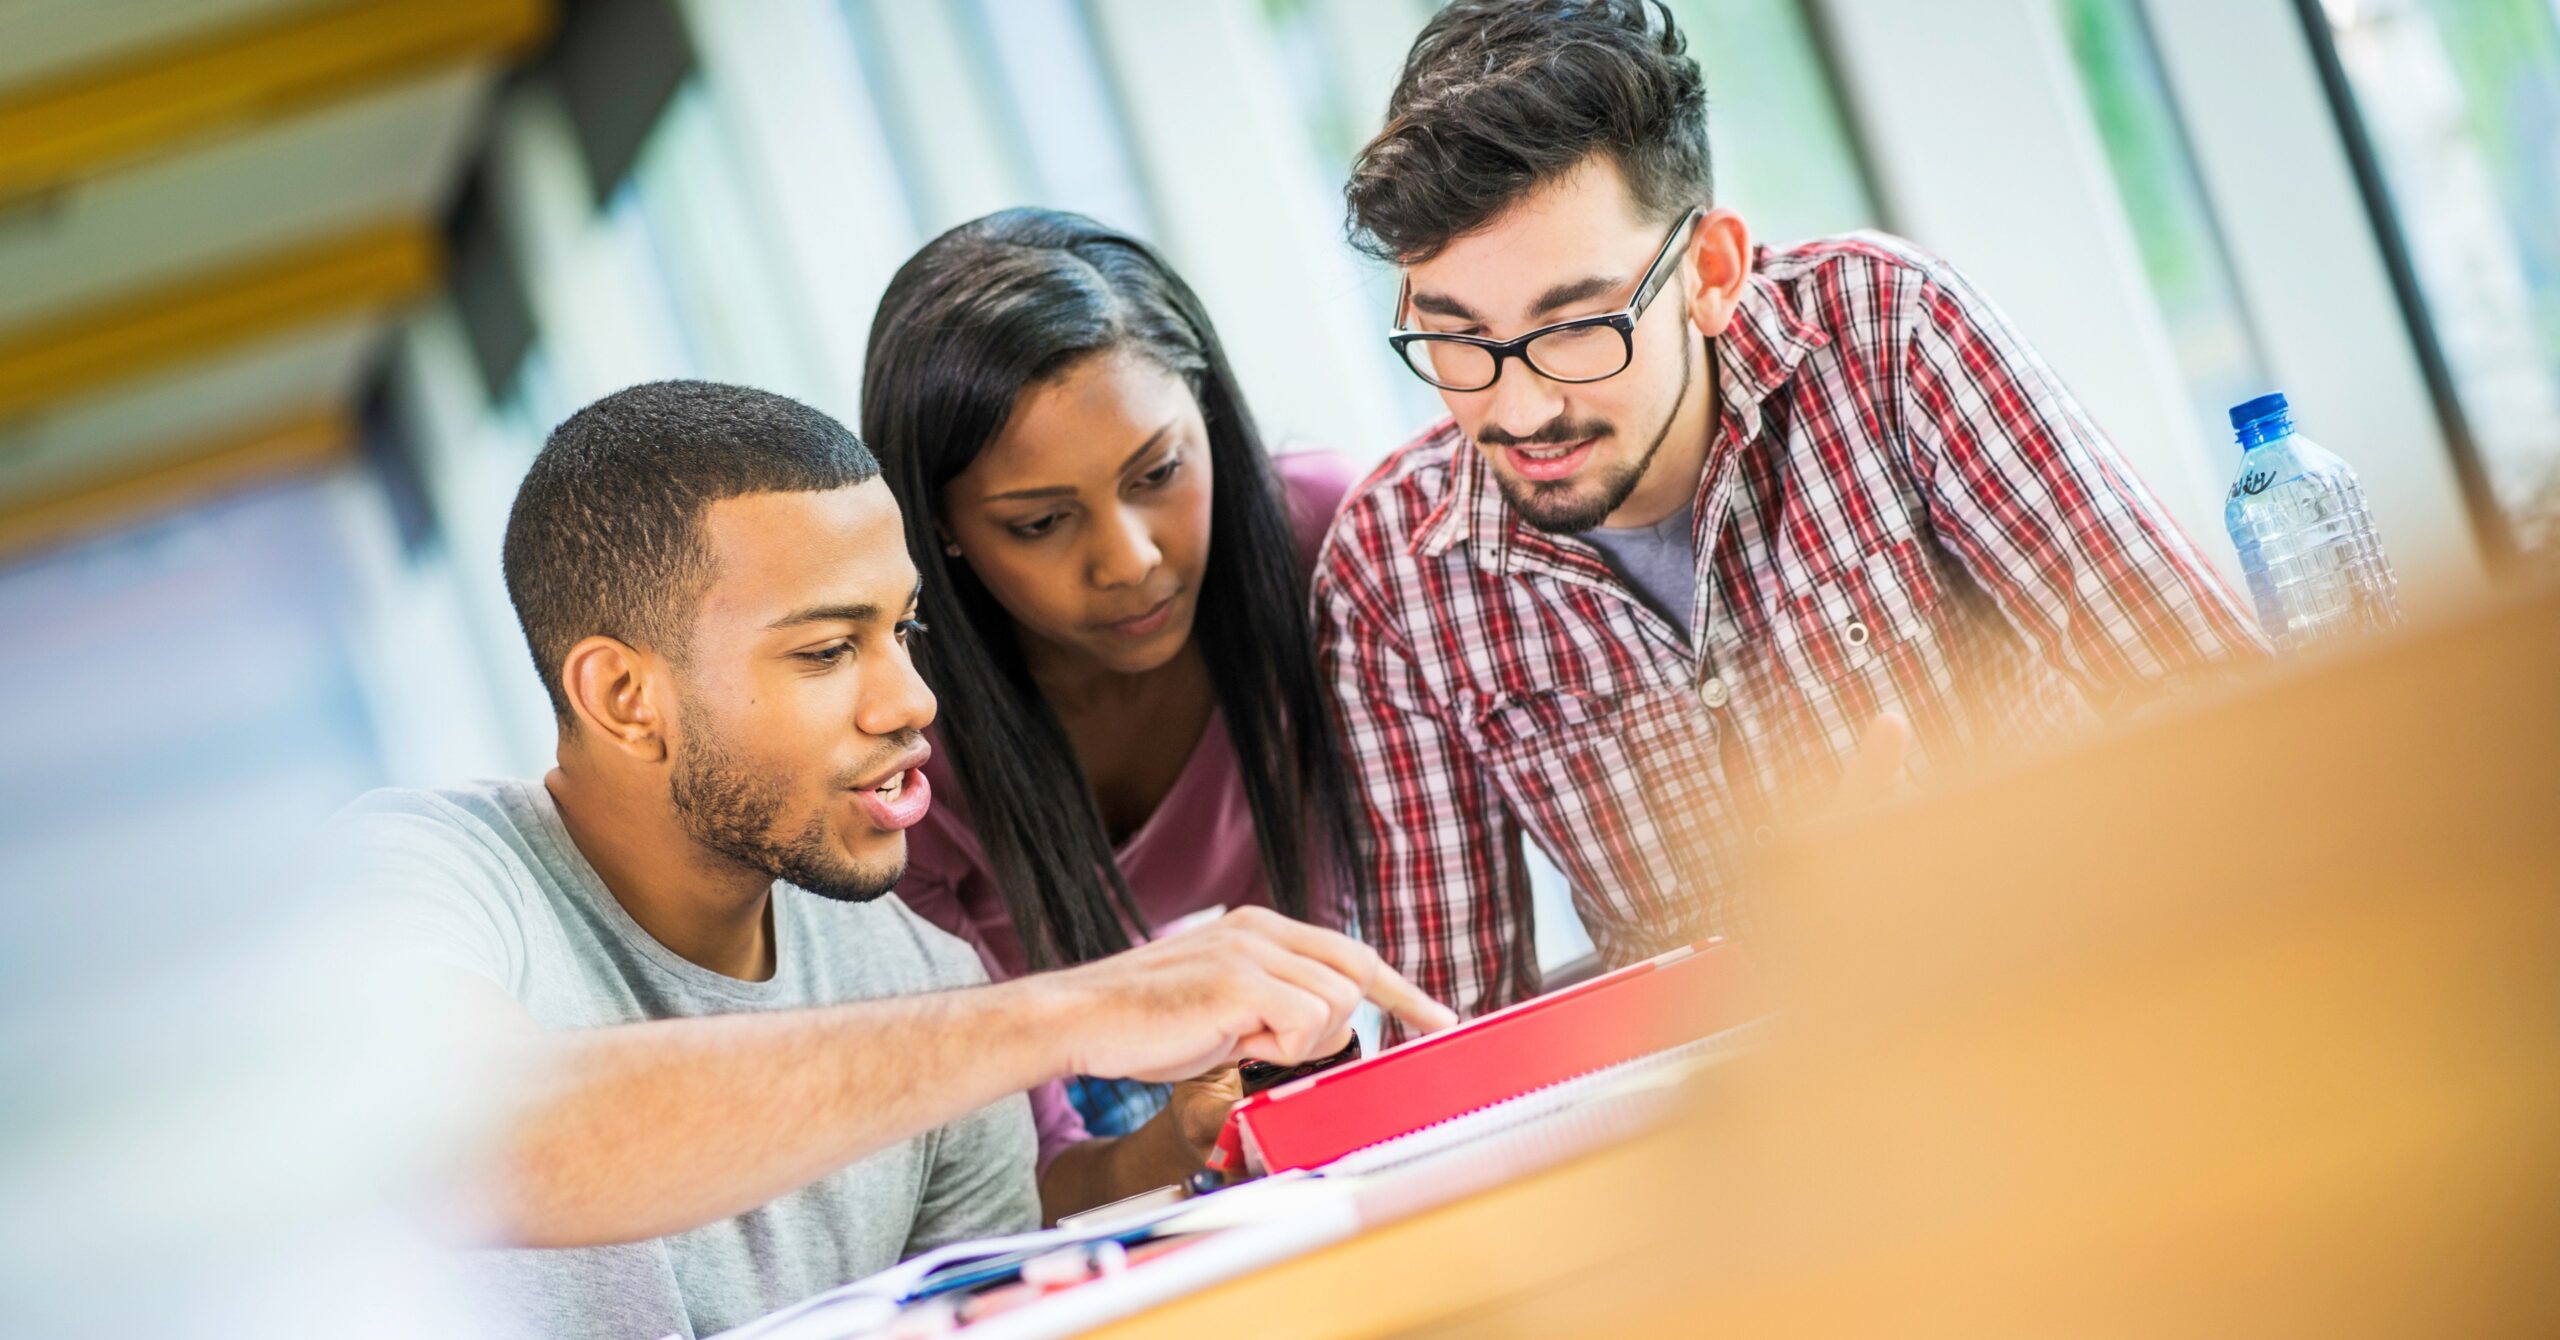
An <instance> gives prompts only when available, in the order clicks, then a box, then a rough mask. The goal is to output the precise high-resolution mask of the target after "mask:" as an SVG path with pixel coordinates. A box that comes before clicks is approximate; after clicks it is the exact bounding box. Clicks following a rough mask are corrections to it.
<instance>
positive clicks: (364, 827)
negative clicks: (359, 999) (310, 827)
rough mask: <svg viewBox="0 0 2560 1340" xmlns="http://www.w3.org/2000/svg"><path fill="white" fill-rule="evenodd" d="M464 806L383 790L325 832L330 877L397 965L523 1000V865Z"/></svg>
mask: <svg viewBox="0 0 2560 1340" xmlns="http://www.w3.org/2000/svg"><path fill="white" fill-rule="evenodd" d="M477 828H478V826H477V821H475V820H473V819H472V818H471V817H470V816H469V815H467V814H465V813H464V812H463V811H462V810H460V809H459V808H456V807H454V806H452V805H451V804H450V803H448V802H446V801H443V800H441V799H439V798H437V797H434V796H431V795H426V794H423V793H415V794H412V793H400V792H376V793H374V794H372V795H368V796H365V797H363V798H361V799H359V800H357V801H356V802H355V803H354V804H353V805H350V806H348V807H347V808H346V809H345V810H344V811H342V812H340V813H339V814H338V816H337V817H336V818H334V819H332V820H331V821H330V823H329V826H328V829H327V830H326V832H325V833H324V834H323V844H324V853H325V859H326V860H327V861H328V867H327V868H328V869H329V871H330V881H331V884H332V886H333V887H334V888H336V889H337V890H338V892H339V893H340V895H341V896H342V897H344V898H346V899H347V901H348V902H349V904H350V905H351V908H352V910H353V912H354V913H355V914H356V915H357V916H358V917H360V918H361V919H362V924H363V926H364V928H365V936H366V943H367V944H368V945H369V946H371V947H372V948H373V949H374V950H375V951H376V952H377V953H378V954H379V955H380V956H381V958H382V959H383V960H384V961H385V963H386V965H387V966H390V967H393V968H395V969H417V968H451V969H456V970H459V971H462V972H467V973H470V974H472V975H473V976H476V977H482V978H486V979H488V980H489V981H491V982H494V983H496V984H497V985H498V987H499V989H501V990H503V991H505V992H507V993H508V994H509V995H511V996H514V997H516V998H517V999H519V1000H521V999H522V998H523V996H524V989H525V943H524V942H525V937H524V926H523V920H522V917H521V915H520V913H519V908H518V905H517V901H516V898H517V894H518V892H519V886H520V883H521V879H522V876H521V873H520V872H519V871H518V870H517V869H516V868H515V867H514V866H513V865H512V864H511V863H510V862H509V861H508V860H507V859H506V858H505V857H504V856H502V855H501V854H500V853H499V851H498V850H497V848H496V846H495V845H494V844H493V843H492V842H491V841H490V840H488V839H486V838H485V837H483V836H482V835H481V834H480V833H479V832H478V831H477Z"/></svg>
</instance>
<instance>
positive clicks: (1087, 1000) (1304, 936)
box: [1031, 907, 1457, 1083]
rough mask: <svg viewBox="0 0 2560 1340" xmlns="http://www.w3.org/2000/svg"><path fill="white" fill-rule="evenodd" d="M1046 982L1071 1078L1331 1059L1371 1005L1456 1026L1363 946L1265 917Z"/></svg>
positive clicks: (1257, 914)
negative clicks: (1059, 1007) (1356, 1014)
mask: <svg viewBox="0 0 2560 1340" xmlns="http://www.w3.org/2000/svg"><path fill="white" fill-rule="evenodd" d="M1046 977H1047V978H1048V981H1047V982H1046V984H1045V987H1046V989H1049V990H1054V991H1058V992H1061V993H1062V994H1063V996H1064V997H1065V998H1064V999H1063V1000H1062V1001H1061V1004H1063V1005H1064V1006H1065V1007H1066V1008H1065V1015H1064V1017H1065V1018H1066V1019H1067V1020H1069V1021H1070V1022H1069V1023H1068V1025H1067V1027H1068V1028H1069V1029H1071V1030H1072V1032H1071V1034H1070V1036H1069V1038H1068V1041H1067V1045H1068V1051H1069V1061H1068V1064H1069V1066H1070V1068H1071V1069H1072V1070H1073V1072H1074V1073H1077V1074H1084V1075H1097V1076H1101V1077H1103V1078H1106V1079H1118V1078H1127V1079H1139V1080H1148V1081H1153V1082H1159V1083H1161V1082H1167V1081H1175V1080H1186V1079H1190V1078H1192V1077H1193V1076H1196V1075H1200V1074H1203V1073H1205V1072H1207V1071H1210V1070H1214V1069H1217V1068H1218V1067H1220V1066H1230V1065H1234V1064H1236V1063H1237V1062H1239V1061H1244V1060H1248V1059H1251V1060H1259V1061H1278V1062H1281V1063H1284V1064H1295V1063H1297V1062H1300V1061H1306V1060H1312V1059H1314V1058H1316V1057H1319V1056H1327V1055H1330V1054H1332V1053H1334V1052H1336V1051H1339V1050H1341V1049H1342V1046H1343V1043H1344V1042H1346V1041H1347V1040H1348V1039H1349V1037H1350V1032H1351V1012H1352V1011H1353V1010H1354V1009H1356V1008H1358V1007H1359V1004H1360V1002H1361V1001H1363V1000H1369V1001H1374V1002H1375V1003H1376V1004H1377V1005H1378V1007H1379V1008H1380V1009H1383V1010H1385V1011H1386V1012H1387V1013H1388V1014H1391V1015H1393V1016H1395V1017H1396V1018H1398V1019H1400V1020H1403V1021H1404V1023H1405V1025H1406V1026H1407V1027H1409V1028H1411V1029H1413V1030H1414V1031H1416V1032H1421V1033H1431V1032H1437V1031H1438V1030H1440V1029H1443V1028H1447V1027H1448V1026H1449V1025H1451V1024H1453V1023H1456V1022H1457V1016H1456V1015H1455V1014H1452V1013H1450V1011H1449V1008H1448V1007H1447V1006H1445V1005H1442V1004H1440V1003H1439V1002H1437V1001H1435V1000H1432V999H1431V998H1430V997H1428V996H1426V995H1424V994H1422V992H1421V991H1419V990H1417V989H1415V987H1414V985H1413V984H1412V983H1411V982H1408V981H1406V980H1405V979H1404V978H1403V977H1401V976H1398V975H1397V973H1396V971H1395V969H1393V968H1390V967H1388V966H1387V965H1386V964H1385V963H1383V962H1381V961H1380V960H1379V958H1378V955H1377V952H1376V951H1375V950H1372V949H1370V948H1369V947H1368V946H1367V945H1364V944H1362V943H1360V942H1359V941H1357V940H1354V939H1351V938H1350V937H1349V936H1345V935H1339V934H1336V933H1335V932H1333V931H1328V930H1323V929H1320V928H1318V927H1315V926H1310V925H1307V924H1305V923H1304V922H1298V921H1291V920H1290V919H1288V918H1287V917H1284V916H1281V915H1280V914H1279V913H1277V912H1273V911H1271V910H1269V909H1268V908H1260V907H1247V908H1241V909H1238V910H1236V911H1233V912H1229V913H1228V914H1226V915H1225V916H1223V917H1220V918H1219V919H1218V920H1217V921H1215V922H1213V923H1211V924H1210V925H1207V926H1203V927H1201V928H1199V929H1198V930H1193V931H1188V932H1185V933H1183V934H1181V935H1175V936H1170V937H1167V938H1165V939H1161V940H1157V941H1154V942H1152V943H1150V944H1144V945H1140V946H1139V947H1137V948H1136V949H1132V950H1130V951H1129V952H1127V953H1125V954H1114V955H1112V956H1111V957H1109V958H1107V959H1101V960H1098V961H1096V962H1093V963H1088V964H1085V965H1084V966H1082V967H1078V968H1072V969H1069V970H1067V971H1065V972H1060V973H1052V974H1046ZM1031 980H1033V981H1035V982H1036V981H1039V980H1040V979H1037V978H1035V979H1031Z"/></svg>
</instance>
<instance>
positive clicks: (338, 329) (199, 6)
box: [0, 0, 497, 507]
mask: <svg viewBox="0 0 2560 1340" xmlns="http://www.w3.org/2000/svg"><path fill="white" fill-rule="evenodd" d="M348 2H349V0H0V101H5V100H7V99H8V98H9V97H10V96H11V95H12V94H15V93H19V92H23V91H26V90H29V89H33V88H35V87H38V86H41V85H44V84H47V83H50V82H53V81H57V80H64V79H76V78H77V77H78V76H79V75H80V73H81V72H82V71H84V70H96V69H101V68H107V67H111V66H113V65H116V64H118V63H120V62H124V61H128V60H136V59H148V58H149V56H150V55H151V53H153V52H155V51H159V50H165V49H168V48H169V47H171V45H172V44H183V43H185V42H187V41H190V40H194V39H200V38H203V37H206V36H208V35H211V34H214V33H217V32H219V31H221V30H223V29H225V28H230V27H234V26H237V25H240V24H242V23H258V22H263V21H266V20H269V19H277V18H288V17H290V16H291V14H292V13H293V12H294V11H297V10H306V11H307V10H311V9H317V8H327V7H331V6H334V5H339V4H344V3H348ZM496 77H497V71H496V69H495V68H494V66H492V65H491V64H489V63H487V62H480V63H474V64H469V65H459V66H454V67H449V68H447V69H445V70H442V71H439V72H436V73H434V74H432V75H427V76H422V77H418V78H413V79H411V80H409V81H408V82H405V83H400V84H395V85H388V86H383V87H378V88H375V89H371V90H367V91H364V92H361V93H358V94H354V95H350V96H348V97H345V98H341V99H337V100H334V101H331V102H329V103H326V104H325V105H321V106H317V107H314V108H312V109H310V110H308V111H305V112H302V113H299V114H297V115H294V116H291V117H289V118H286V119H283V120H271V121H266V122H262V123H258V124H255V125H250V126H246V127H243V128H241V129H240V130H237V131H232V132H228V133H224V134H219V135H216V136H212V137H208V138H204V139H200V140H190V141H187V142H185V143H183V144H181V145H178V146H175V147H174V148H173V150H172V151H170V152H167V153H164V154H161V155H158V156H156V157H151V158H147V159H143V160H139V161H136V162H133V163H131V164H129V165H126V166H123V167H120V168H118V169H116V170H114V171H111V172H108V173H105V174H104V175H99V176H94V177H90V178H86V179H82V180H78V181H75V182H74V183H72V184H70V185H68V186H66V187H64V188H62V189H59V190H56V191H52V192H48V193H44V194H41V195H39V196H36V197H32V198H30V199H29V200H27V201H25V202H23V203H20V204H18V205H16V206H14V207H10V208H0V339H5V338H9V337H11V336H13V335H23V334H24V332H26V331H27V330H28V329H29V328H30V327H31V326H39V325H41V324H42V323H44V322H47V321H49V320H56V319H63V318H69V317H76V316H77V315H78V314H80V313H84V312H88V311H93V310H96V309H97V308H98V307H99V306H100V305H101V304H112V303H114V302H117V301H118V300H121V299H128V298H136V297H145V296H146V295H148V294H150V293H153V292H155V291H161V290H165V289H167V288H169V287H170V286H173V285H183V284H185V283H187V282H189V281H191V280H195V279H199V278H202V277H204V276H208V275H214V274H218V273H220V272H221V271H223V270H224V269H226V268H228V267H230V266H233V265H237V264H240V263H243V262H247V261H251V260H254V259H256V258H259V257H264V256H273V255H278V254H289V253H290V252H291V250H292V249H293V248H295V247H298V246H306V245H313V244H316V243H319V242H322V241H325V240H328V239H331V238H334V237H338V236H341V235H345V234H348V233H351V232H354V231H356V230H359V229H364V228H368V227H371V226H374V225H377V224H381V223H385V222H389V221H393V220H399V219H407V220H413V221H415V222H417V223H419V224H421V225H422V226H428V227H432V226H434V224H435V221H436V220H437V219H438V218H439V217H440V216H441V214H442V213H443V211H444V209H445V208H446V206H447V204H448V203H449V200H450V196H451V193H452V191H453V189H454V186H455V183H456V182H457V181H458V179H459V176H460V173H461V171H462V169H463V167H464V166H465V164H466V156H467V154H468V153H469V152H470V150H471V148H472V146H473V144H474V143H475V142H476V139H477V134H478V128H479V123H480V117H481V116H482V114H483V111H484V108H485V105H486V103H487V101H488V96H489V92H490V89H491V86H492V84H493V83H494V81H495V79H496ZM393 315H394V314H391V313H352V314H348V315H345V316H341V317H336V318H332V319H330V320H327V321H323V322H319V323H316V324H314V325H311V326H307V327H304V328H302V329H298V330H293V331H289V332H285V333H282V334H279V335H275V336H272V337H268V338H264V339H261V340H257V341H254V342H251V343H248V344H244V345H238V346H233V347H230V348H227V349H224V350H222V351H221V352H219V353H216V354H212V355H208V356H206V357H204V358H202V359H200V360H198V361H195V362H193V363H189V364H187V365H185V366H181V367H175V368H165V369H161V370H157V371H154V372H149V373H144V374H141V375H139V376H136V377H135V378H133V379H130V380H127V381H123V382H119V383H116V384H114V385H112V386H107V387H102V388H99V389H97V390H95V391H92V392H88V393H84V394H82V395H79V396H77V397H75V398H73V399H70V400H66V401H61V402H57V403H53V404H48V405H43V406H40V407H38V408H35V409H33V410H30V411H28V412H26V413H24V414H21V415H19V416H17V417H15V418H13V419H10V420H7V421H0V507H6V506H8V505H9V504H10V503H12V502H23V501H25V500H28V499H32V498H36V497H41V496H44V495H46V494H50V493H54V492H57V491H59V490H62V489H64V488H71V487H78V486H79V485H80V484H81V483H83V482H84V481H86V480H88V479H90V478H92V477H95V478H101V479H103V478H110V477H118V476H123V475H128V474H130V473H133V472H134V471H135V470H136V469H142V468H149V467H150V465H151V464H152V463H153V462H155V461H157V460H164V459H175V458H176V457H177V456H178V455H180V454H182V453H184V452H186V451H188V450H190V449H192V448H195V447H198V446H200V445H203V444H207V443H211V442H217V441H220V440H223V439H226V438H230V437H236V436H238V435H240V434H243V433H249V432H253V431H255V430H257V429H258V428H259V427H261V426H263V425H269V424H284V423H288V422H291V421H294V420H297V419H300V418H303V417H305V416H308V415H310V414H312V413H313V412H315V411H322V410H330V409H337V410H342V411H349V412H352V409H353V406H354V403H355V399H356V397H357V396H358V395H360V394H361V393H362V391H363V386H364V381H365V378H366V377H367V376H368V375H369V373H370V370H371V366H372V361H373V357H374V352H375V350H376V349H377V348H378V347H379V345H380V343H381V339H382V336H383V333H384V329H385V327H386V325H387V323H388V321H389V320H390V319H392V316H393Z"/></svg>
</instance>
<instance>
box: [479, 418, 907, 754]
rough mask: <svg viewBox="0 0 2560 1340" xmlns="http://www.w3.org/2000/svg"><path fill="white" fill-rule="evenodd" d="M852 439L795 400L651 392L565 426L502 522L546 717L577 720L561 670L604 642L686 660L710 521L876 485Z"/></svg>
mask: <svg viewBox="0 0 2560 1340" xmlns="http://www.w3.org/2000/svg"><path fill="white" fill-rule="evenodd" d="M879 473H880V463H879V461H877V460H875V459H873V457H872V455H871V452H870V449H869V448H867V447H865V446H863V445H862V440H861V439H860V438H857V437H855V436H854V435H853V433H852V432H851V430H849V429H847V428H846V427H845V426H844V425H843V424H841V423H838V422H836V421H835V420H834V419H832V418H829V417H828V416H827V415H825V414H823V413H821V412H819V411H817V410H814V409H811V408H810V407H808V406H807V405H803V404H801V403H800V402H799V401H796V400H793V399H790V398H789V397H787V396H779V395H774V394H772V393H771V392H768V391H758V390H753V389H750V388H748V387H744V386H724V385H721V384H719V383H716V382H697V381H666V382H650V383H647V384H645V385H641V386H634V387H631V388H629V389H627V390H621V391H616V392H614V393H613V394H612V395H609V396H606V397H605V398H603V399H602V400H598V401H597V402H595V403H594V404H592V405H589V406H587V407H586V408H585V409H582V410H579V411H578V412H577V413H575V414H572V415H570V416H569V418H568V419H567V421H565V422H563V423H562V424H561V425H560V426H559V427H558V428H555V429H553V430H552V432H551V438H550V440H549V441H547V442H545V443H543V445H542V451H541V454H539V455H537V456H535V457H534V459H533V467H532V468H531V469H530V470H527V471H526V472H525V477H524V483H523V484H522V485H520V486H518V488H517V489H516V501H515V507H514V509H513V510H512V511H510V512H509V513H508V515H507V538H506V546H505V566H506V576H507V598H508V599H509V600H510V601H512V602H514V604H515V609H516V621H517V622H518V623H520V624H522V625H523V627H524V640H525V645H526V647H527V648H528V649H529V650H530V651H531V652H532V653H533V663H534V668H535V669H536V670H537V671H539V672H540V673H541V675H542V687H543V689H544V690H545V691H546V692H548V693H549V694H550V695H551V710H552V711H553V713H554V714H556V715H557V716H558V717H559V719H560V721H561V723H562V724H563V725H566V724H567V723H568V722H570V721H571V720H572V717H571V715H570V712H569V695H568V691H567V688H566V686H565V685H564V684H563V683H562V682H561V669H562V665H563V663H564V662H565V661H566V660H567V659H568V656H569V649H570V648H571V647H574V646H576V645H578V643H579V641H580V640H582V639H584V638H587V637H592V636H595V635H597V634H602V635H604V636H607V637H613V638H619V639H621V640H622V641H624V642H628V643H630V644H632V645H633V646H637V647H646V648H649V649H652V650H655V651H657V652H659V653H660V654H662V655H666V656H668V657H670V658H673V659H675V660H677V661H679V662H681V661H682V659H683V657H684V653H685V649H686V648H685V630H686V627H687V625H688V624H689V623H690V622H691V620H692V617H693V610H694V606H695V603H696V602H697V601H699V600H700V599H701V598H702V593H703V592H704V591H705V590H706V589H708V588H709V586H710V583H711V577H712V571H711V562H710V555H709V553H708V552H707V550H706V549H705V547H704V544H703V540H702V518H703V515H704V513H705V512H707V511H708V510H709V509H710V507H711V504H713V503H715V502H719V501H720V500H722V499H724V498H736V497H741V496H744V495H747V494H752V493H818V492H824V491H827V490H830V489H839V488H844V487H847V486H849V485H854V484H860V483H862V482H864V481H866V480H869V479H872V478H875V477H877V476H878V475H879Z"/></svg>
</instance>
